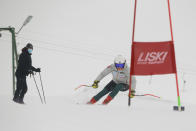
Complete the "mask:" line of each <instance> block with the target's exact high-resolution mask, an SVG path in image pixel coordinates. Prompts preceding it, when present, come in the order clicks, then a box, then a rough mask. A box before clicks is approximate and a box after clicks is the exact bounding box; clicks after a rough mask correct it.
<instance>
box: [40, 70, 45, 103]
mask: <svg viewBox="0 0 196 131" xmlns="http://www.w3.org/2000/svg"><path fill="white" fill-rule="evenodd" d="M39 77H40V82H41V86H42V92H43V97H44V102H45V104H46V98H45V94H44V87H43V83H42V78H41V73H40V72H39Z"/></svg>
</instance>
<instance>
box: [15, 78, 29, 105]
mask: <svg viewBox="0 0 196 131" xmlns="http://www.w3.org/2000/svg"><path fill="white" fill-rule="evenodd" d="M16 79H17V85H16V86H17V87H16V91H15V94H14V99H20V100H22V101H23V98H24V95H25V94H26V92H27V82H26V77H16Z"/></svg>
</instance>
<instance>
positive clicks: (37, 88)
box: [33, 74, 43, 104]
mask: <svg viewBox="0 0 196 131" xmlns="http://www.w3.org/2000/svg"><path fill="white" fill-rule="evenodd" d="M33 79H34V82H35V85H36V87H37V91H38V94H39V97H40V100H41V103H42V104H43V100H42V97H41V94H40V92H39V89H38V86H37V83H36V80H35V77H34V74H33Z"/></svg>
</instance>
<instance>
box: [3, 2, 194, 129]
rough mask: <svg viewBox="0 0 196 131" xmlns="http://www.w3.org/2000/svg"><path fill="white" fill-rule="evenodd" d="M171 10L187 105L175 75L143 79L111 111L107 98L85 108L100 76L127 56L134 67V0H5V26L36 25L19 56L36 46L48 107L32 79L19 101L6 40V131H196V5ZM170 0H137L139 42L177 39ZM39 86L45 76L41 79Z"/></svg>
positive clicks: (26, 32)
mask: <svg viewBox="0 0 196 131" xmlns="http://www.w3.org/2000/svg"><path fill="white" fill-rule="evenodd" d="M170 3H171V13H172V20H173V32H174V42H175V53H176V61H177V69H178V80H179V88H180V95H181V103H182V105H183V106H185V111H184V112H176V111H173V106H174V105H177V94H176V83H175V76H174V75H160V76H153V77H151V76H145V77H144V76H137V87H136V88H137V90H136V91H137V94H145V93H151V94H154V95H158V96H160V97H161V99H158V98H154V97H151V96H143V97H139V96H138V97H135V98H134V99H132V104H131V107H128V106H127V103H128V97H127V94H128V92H120V93H119V94H118V95H117V96H116V97H115V99H114V100H113V101H112V102H111V103H110V104H109V105H107V106H103V105H101V103H102V101H103V100H104V98H105V97H104V98H103V99H101V100H100V101H99V102H98V103H97V104H95V105H86V104H85V103H86V102H87V101H89V100H90V99H91V97H92V96H93V95H95V94H96V93H97V92H99V91H100V90H101V89H103V87H104V86H105V85H106V84H107V83H108V82H109V81H110V79H111V75H109V76H107V77H106V78H105V79H103V81H101V83H100V87H99V88H98V89H91V88H88V87H82V88H80V89H78V90H74V89H75V88H76V87H78V86H79V85H80V84H88V85H90V84H92V82H93V81H94V79H95V78H96V76H97V75H98V74H99V73H100V72H101V71H102V70H103V69H104V68H105V67H107V66H108V65H109V64H111V63H112V62H113V59H114V57H115V56H116V55H118V54H122V55H124V56H125V57H126V59H127V62H128V63H129V62H130V54H131V53H130V46H131V36H132V22H133V7H134V0H123V1H122V0H121V1H120V0H82V1H81V0H58V1H56V0H50V1H48V0H28V1H27V0H17V1H13V0H1V1H0V16H1V21H0V27H8V26H10V25H11V26H13V27H15V28H16V31H18V30H19V28H20V26H21V25H22V22H23V21H24V19H25V18H26V17H27V16H28V15H33V19H32V21H31V22H30V23H29V24H28V25H26V26H25V27H24V28H23V29H22V31H21V32H20V34H19V35H17V46H18V53H20V52H21V49H22V48H23V47H24V46H25V45H26V43H27V42H31V43H32V44H33V45H34V50H33V55H32V59H33V65H34V66H35V67H41V69H42V72H41V73H42V80H43V85H44V89H45V94H46V100H47V104H46V105H42V104H41V102H40V100H39V96H38V93H37V90H36V87H35V84H34V81H33V79H32V78H30V77H28V78H27V83H28V92H27V94H26V96H25V99H24V101H25V102H26V104H25V105H19V104H16V103H14V102H13V101H12V70H11V69H12V61H11V35H10V33H9V32H6V31H1V34H2V37H0V60H1V63H0V131H13V130H14V131H54V130H55V131H78V130H82V131H109V130H112V131H127V130H132V131H170V130H171V131H185V130H186V131H195V130H196V125H195V121H196V95H195V92H196V89H195V87H196V83H195V79H196V70H195V67H196V62H195V58H196V53H195V47H196V46H195V43H196V41H195V34H196V26H195V23H196V13H195V12H196V8H195V5H196V1H195V0H186V1H185V0H177V1H174V0H171V1H170ZM170 39H171V38H170V32H169V19H168V10H167V1H166V0H161V1H160V0H138V10H137V17H136V32H135V40H136V41H166V40H170ZM35 78H36V81H37V82H38V86H39V87H40V82H39V75H38V74H36V76H35Z"/></svg>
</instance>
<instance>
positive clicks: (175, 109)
mask: <svg viewBox="0 0 196 131" xmlns="http://www.w3.org/2000/svg"><path fill="white" fill-rule="evenodd" d="M173 110H174V111H184V110H185V107H184V106H173Z"/></svg>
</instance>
